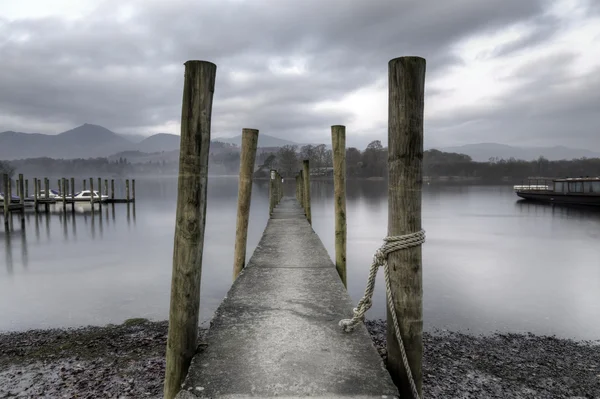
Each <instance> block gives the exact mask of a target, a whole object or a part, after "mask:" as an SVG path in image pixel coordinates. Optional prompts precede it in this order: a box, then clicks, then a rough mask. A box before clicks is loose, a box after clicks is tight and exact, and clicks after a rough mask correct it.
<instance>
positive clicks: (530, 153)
mask: <svg viewBox="0 0 600 399" xmlns="http://www.w3.org/2000/svg"><path fill="white" fill-rule="evenodd" d="M438 149H439V150H440V151H444V152H457V153H461V154H466V155H469V156H470V157H471V158H472V159H473V161H477V162H485V161H488V160H489V159H490V158H496V157H497V158H504V159H509V158H511V157H512V158H515V159H523V160H526V161H531V160H534V159H538V158H539V157H540V156H543V157H544V158H546V159H548V160H550V161H556V160H561V159H574V158H582V157H587V158H600V152H595V151H590V150H585V149H578V148H569V147H564V146H554V147H514V146H510V145H505V144H497V143H479V144H467V145H463V146H459V147H445V148H438Z"/></svg>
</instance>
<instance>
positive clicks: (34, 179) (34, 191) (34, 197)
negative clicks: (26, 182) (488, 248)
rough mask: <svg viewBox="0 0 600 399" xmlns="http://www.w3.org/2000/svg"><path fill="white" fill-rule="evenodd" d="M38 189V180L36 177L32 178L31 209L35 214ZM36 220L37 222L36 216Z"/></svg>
mask: <svg viewBox="0 0 600 399" xmlns="http://www.w3.org/2000/svg"><path fill="white" fill-rule="evenodd" d="M38 187H39V186H38V179H37V177H34V178H33V209H34V210H35V212H36V213H37V211H38V196H39V195H40V192H39V190H38ZM36 220H37V216H36Z"/></svg>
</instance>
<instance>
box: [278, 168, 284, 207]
mask: <svg viewBox="0 0 600 399" xmlns="http://www.w3.org/2000/svg"><path fill="white" fill-rule="evenodd" d="M277 184H279V199H278V201H277V203H279V202H281V199H282V198H283V176H281V174H280V175H279V178H278V179H277Z"/></svg>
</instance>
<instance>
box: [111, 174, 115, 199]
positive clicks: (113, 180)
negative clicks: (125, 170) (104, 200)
mask: <svg viewBox="0 0 600 399" xmlns="http://www.w3.org/2000/svg"><path fill="white" fill-rule="evenodd" d="M110 199H112V200H114V199H115V179H110Z"/></svg>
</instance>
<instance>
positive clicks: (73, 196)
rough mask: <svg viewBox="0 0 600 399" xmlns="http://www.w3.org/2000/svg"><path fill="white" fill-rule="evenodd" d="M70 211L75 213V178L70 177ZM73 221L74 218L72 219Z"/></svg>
mask: <svg viewBox="0 0 600 399" xmlns="http://www.w3.org/2000/svg"><path fill="white" fill-rule="evenodd" d="M71 210H72V211H73V212H75V178H74V177H71ZM73 219H75V217H73Z"/></svg>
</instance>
